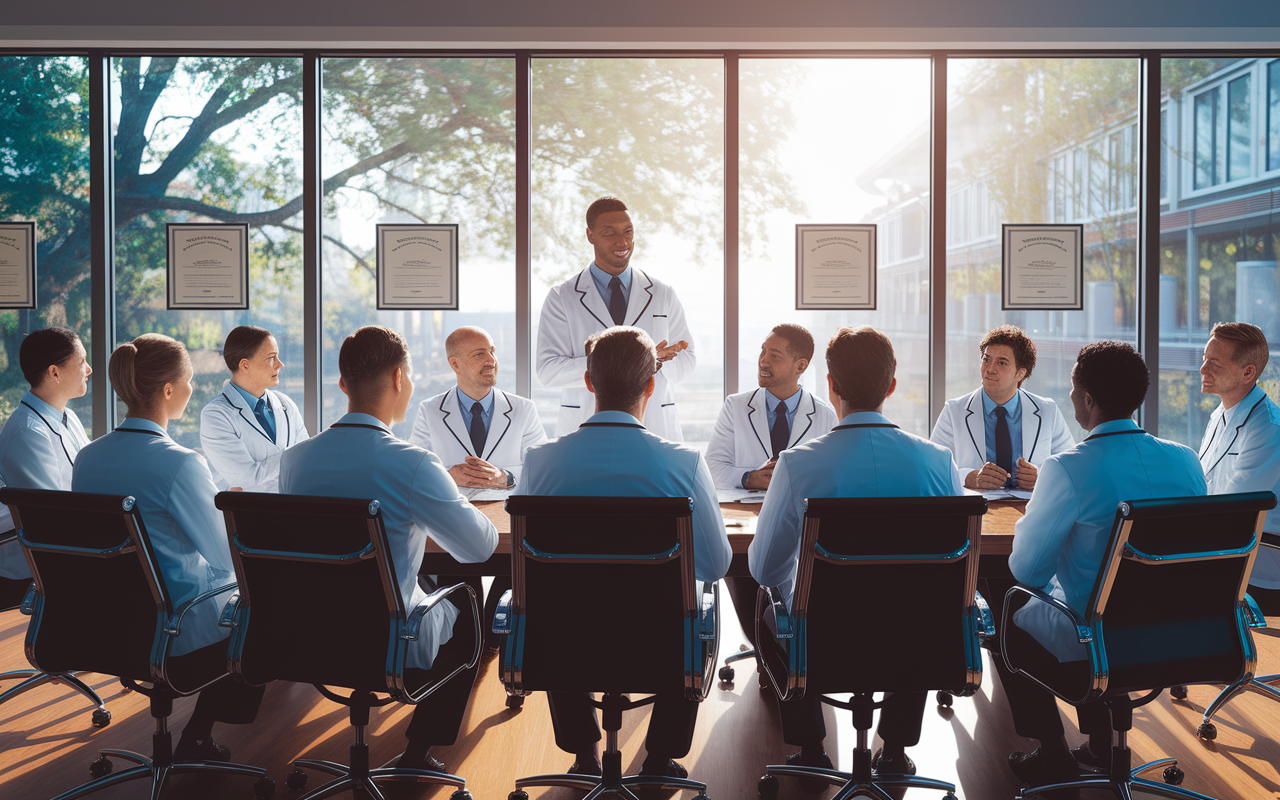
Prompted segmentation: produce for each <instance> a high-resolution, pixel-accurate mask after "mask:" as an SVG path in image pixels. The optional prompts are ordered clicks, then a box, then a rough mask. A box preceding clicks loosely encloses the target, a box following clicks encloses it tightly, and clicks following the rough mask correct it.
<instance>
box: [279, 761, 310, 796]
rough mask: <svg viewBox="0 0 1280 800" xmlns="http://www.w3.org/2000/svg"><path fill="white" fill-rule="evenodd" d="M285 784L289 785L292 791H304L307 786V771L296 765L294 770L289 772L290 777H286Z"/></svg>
mask: <svg viewBox="0 0 1280 800" xmlns="http://www.w3.org/2000/svg"><path fill="white" fill-rule="evenodd" d="M284 785H285V786H287V787H289V790H290V791H293V792H300V791H302V790H303V789H305V788H307V773H305V772H303V771H302V770H301V769H298V768H297V767H294V769H293V772H290V773H289V777H287V778H285V779H284Z"/></svg>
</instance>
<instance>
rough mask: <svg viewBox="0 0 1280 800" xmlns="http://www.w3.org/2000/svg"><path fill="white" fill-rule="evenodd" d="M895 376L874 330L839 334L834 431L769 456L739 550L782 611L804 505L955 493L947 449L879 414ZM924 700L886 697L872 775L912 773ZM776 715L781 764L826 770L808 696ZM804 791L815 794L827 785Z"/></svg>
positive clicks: (832, 357)
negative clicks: (745, 543)
mask: <svg viewBox="0 0 1280 800" xmlns="http://www.w3.org/2000/svg"><path fill="white" fill-rule="evenodd" d="M897 368H898V362H897V358H896V357H895V356H894V353H893V345H892V344H891V343H890V342H889V338H888V337H887V336H885V335H884V334H883V333H881V332H880V331H878V330H876V329H875V328H871V327H861V328H841V329H840V330H838V331H836V334H835V336H833V337H831V341H830V342H829V343H828V344H827V386H828V390H829V393H830V398H831V404H832V405H833V406H837V407H839V409H840V424H839V425H837V426H836V427H835V428H834V429H832V431H831V432H830V433H828V434H827V435H826V436H819V437H818V438H817V439H814V440H812V441H810V442H807V443H805V444H802V445H799V446H797V447H795V448H793V449H790V450H786V451H784V452H782V453H781V454H780V455H779V456H778V463H777V465H776V466H775V467H774V468H773V477H772V479H771V480H770V482H769V492H768V494H766V495H765V499H764V507H763V508H762V509H761V510H760V519H759V522H758V523H757V524H756V535H755V539H754V541H752V543H751V549H750V550H749V551H748V560H749V563H750V565H751V575H752V577H754V578H755V579H756V580H757V581H759V582H760V584H761V585H762V586H776V587H779V589H780V591H781V592H782V596H783V599H784V600H785V602H786V603H787V605H788V607H790V605H791V599H792V592H793V591H794V588H795V576H796V568H797V563H798V559H799V554H800V536H801V532H802V528H803V525H804V501H805V498H807V497H945V496H954V495H958V494H963V492H964V490H963V489H962V488H961V486H960V479H959V477H958V475H957V474H956V469H955V464H954V463H953V462H952V460H951V453H950V452H949V451H948V450H947V449H946V448H944V447H940V446H939V445H936V444H931V443H930V442H927V441H925V440H924V439H922V438H920V437H918V436H914V435H912V434H910V433H907V432H906V431H903V430H901V429H900V428H898V426H897V425H894V424H893V423H892V422H890V421H889V420H888V419H887V418H886V417H885V416H884V415H883V414H882V413H881V409H882V408H883V407H884V401H885V399H886V398H888V397H889V395H891V394H893V390H894V389H895V388H897V386H898V381H897V379H896V378H895V377H894V373H895V372H896V371H897ZM872 657H874V656H872ZM926 697H927V693H925V692H899V693H896V694H890V695H888V696H887V697H886V699H885V705H884V710H883V711H882V713H881V715H880V723H879V726H878V730H879V734H880V737H881V738H882V739H883V740H884V748H883V750H881V751H879V752H877V753H876V755H875V758H874V759H873V761H872V768H873V769H875V770H877V771H879V772H883V773H895V774H898V773H900V774H914V773H915V765H914V764H913V763H912V762H911V759H910V758H909V757H908V756H907V754H906V752H905V748H907V747H910V746H912V745H914V744H916V743H917V742H919V741H920V725H921V722H922V721H923V718H924V705H925V700H926ZM781 710H782V738H783V740H784V741H786V742H787V743H788V744H792V745H799V746H800V748H801V749H800V752H798V753H793V754H792V755H790V756H787V763H788V764H797V763H798V764H802V765H806V766H818V767H828V768H829V767H830V766H831V759H830V758H828V757H827V754H826V751H825V749H824V747H823V744H822V740H823V739H824V738H825V736H826V726H825V724H824V723H823V719H822V703H821V702H820V701H819V700H818V698H817V696H810V695H805V697H804V698H802V699H800V700H796V701H791V702H785V703H782V704H781ZM805 785H806V784H805V783H802V786H805ZM806 788H811V789H817V790H821V789H825V788H826V785H825V784H821V785H817V786H806Z"/></svg>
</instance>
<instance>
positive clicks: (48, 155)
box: [0, 56, 106, 433]
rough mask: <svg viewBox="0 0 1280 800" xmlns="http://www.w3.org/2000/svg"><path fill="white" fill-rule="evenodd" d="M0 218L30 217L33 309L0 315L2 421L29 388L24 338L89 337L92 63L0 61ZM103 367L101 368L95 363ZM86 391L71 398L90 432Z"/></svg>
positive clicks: (76, 60) (89, 345)
mask: <svg viewBox="0 0 1280 800" xmlns="http://www.w3.org/2000/svg"><path fill="white" fill-rule="evenodd" d="M0 86H2V87H5V89H6V90H7V91H5V92H4V94H5V95H6V97H5V100H4V102H3V103H0V221H4V222H26V221H34V222H35V223H36V271H37V272H36V303H37V306H36V308H35V309H34V310H20V311H0V337H3V338H2V339H0V342H2V346H0V419H8V417H9V415H10V414H11V413H13V410H14V409H15V408H16V407H17V405H18V401H19V400H21V399H22V395H23V394H25V393H26V391H27V389H29V388H30V386H29V385H28V384H27V381H26V379H25V378H23V376H22V369H21V368H20V367H19V365H18V349H19V348H20V347H21V345H22V339H23V337H25V336H26V335H27V334H28V333H30V332H31V331H33V330H36V329H37V328H47V327H49V326H51V325H60V326H64V327H67V328H71V329H72V330H74V331H76V332H77V333H79V334H80V338H81V340H83V341H84V346H85V347H86V348H88V349H89V350H90V351H92V343H91V341H90V325H89V311H90V305H91V302H90V296H89V235H90V230H89V228H90V220H89V140H88V136H89V130H88V123H89V105H88V104H89V67H88V62H87V61H86V60H85V59H84V58H78V57H70V56H5V57H0ZM91 366H93V367H94V368H98V369H104V370H105V369H106V364H92V365H91ZM93 380H94V379H93V378H92V377H90V378H89V386H90V390H89V392H86V393H85V396H84V397H81V398H79V399H76V400H72V401H71V403H70V404H69V405H70V408H71V409H72V410H74V411H75V412H76V416H78V417H79V418H80V422H81V423H83V424H84V426H85V430H86V432H88V433H92V428H93V404H92V402H91V398H90V395H91V393H92V390H93V388H92V387H93Z"/></svg>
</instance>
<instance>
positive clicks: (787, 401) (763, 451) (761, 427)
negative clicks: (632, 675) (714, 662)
mask: <svg viewBox="0 0 1280 800" xmlns="http://www.w3.org/2000/svg"><path fill="white" fill-rule="evenodd" d="M812 359H813V335H812V334H810V333H809V331H807V330H805V329H804V328H803V327H801V326H800V325H795V324H792V323H789V322H788V323H783V324H782V325H778V326H777V327H775V328H774V329H773V331H772V332H771V333H770V334H769V336H768V338H766V339H765V340H764V344H762V345H760V357H759V358H758V359H757V360H756V380H757V382H758V383H759V384H760V388H758V389H752V390H751V391H749V392H739V393H738V394H731V395H729V396H728V397H726V398H725V400H724V405H723V406H721V408H720V416H719V417H717V418H716V427H715V430H713V431H712V432H711V442H710V443H709V444H708V445H707V466H708V467H710V468H711V476H712V477H713V478H715V481H716V488H717V489H760V490H764V489H768V488H769V478H770V477H771V476H772V475H773V466H774V464H776V463H777V460H778V454H779V453H781V452H782V451H783V450H786V449H787V448H790V447H795V446H796V445H800V444H804V443H805V442H807V441H809V440H810V439H815V438H817V437H819V436H823V435H825V434H827V433H830V431H831V429H832V428H833V427H835V424H836V422H837V421H838V420H837V419H836V412H835V409H833V408H832V407H831V406H830V405H829V404H828V403H827V401H826V400H823V399H821V398H819V397H817V396H816V395H814V394H813V393H812V392H807V391H805V390H804V389H801V388H800V376H801V375H804V373H805V370H807V369H808V368H809V362H810V361H811V360H812ZM725 585H726V587H727V588H728V590H729V597H730V599H731V600H732V601H733V609H734V611H735V612H737V614H738V622H740V623H741V624H742V630H743V633H745V634H746V636H747V640H748V641H750V642H751V644H752V645H753V646H754V645H755V634H756V628H755V609H756V592H757V591H758V590H759V588H760V587H759V584H757V583H756V582H755V581H754V580H752V579H751V578H749V577H745V576H744V577H741V578H726V579H725ZM758 668H759V665H758V664H757V669H758ZM765 680H766V679H765V678H764V677H763V675H762V676H761V681H762V682H763V681H765Z"/></svg>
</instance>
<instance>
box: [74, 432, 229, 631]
mask: <svg viewBox="0 0 1280 800" xmlns="http://www.w3.org/2000/svg"><path fill="white" fill-rule="evenodd" d="M71 489H72V491H76V492H91V493H96V494H127V495H133V497H134V498H136V499H137V501H138V508H139V509H140V510H141V511H142V520H143V522H144V523H145V524H146V526H147V534H148V535H149V537H150V539H151V546H152V549H153V550H154V551H155V554H156V560H157V562H158V563H159V566H160V572H161V573H162V574H163V575H164V580H165V583H166V584H167V585H168V587H169V596H170V599H171V600H172V601H173V606H174V608H175V609H176V608H177V607H178V606H180V605H182V604H183V603H185V602H187V601H188V600H190V599H191V598H193V597H195V596H196V595H198V594H201V593H203V592H207V591H209V590H210V589H212V588H214V587H215V586H224V585H226V584H229V583H233V582H234V581H235V575H234V567H233V565H232V562H231V550H230V547H229V545H228V544H227V529H226V526H225V524H224V523H223V521H222V512H220V511H218V509H216V508H214V505H213V496H214V495H215V494H217V493H218V489H217V487H216V486H214V484H213V475H211V474H210V473H209V467H208V465H207V464H205V462H204V458H202V457H201V456H200V454H199V453H197V452H196V451H194V450H188V449H187V448H185V447H183V446H182V445H180V444H178V443H177V442H175V441H173V440H172V439H170V438H169V435H168V434H167V433H166V432H165V430H164V428H161V427H160V426H159V425H157V424H156V423H154V422H152V421H151V420H147V419H139V418H137V417H127V418H125V420H124V422H121V423H120V425H119V427H117V428H116V429H115V430H114V431H112V432H111V433H108V434H107V435H106V436H103V437H102V438H101V439H98V440H97V441H95V442H93V443H91V444H88V445H86V446H85V448H84V449H83V450H81V451H80V455H79V456H78V457H77V458H76V466H75V471H74V474H73V476H72V478H71ZM226 599H227V595H226V594H220V595H215V596H214V597H211V598H209V599H207V600H205V601H203V602H201V603H200V604H199V605H198V606H197V607H195V608H193V609H192V610H191V611H190V612H189V613H188V614H187V616H186V617H185V618H184V619H183V621H182V633H181V635H179V636H178V639H177V641H175V642H174V644H173V648H172V649H171V650H170V655H175V656H179V655H182V654H183V653H189V652H191V651H192V650H196V649H199V648H201V647H205V646H207V645H211V644H214V643H215V642H217V641H219V640H221V639H226V638H227V635H228V633H229V630H228V629H226V628H219V627H218V615H219V614H220V613H221V611H222V604H223V603H224V602H225V601H226Z"/></svg>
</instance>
